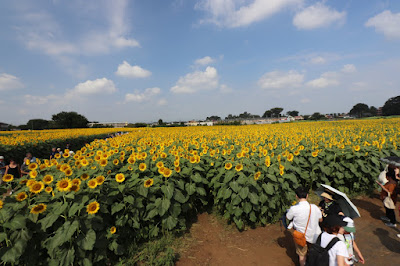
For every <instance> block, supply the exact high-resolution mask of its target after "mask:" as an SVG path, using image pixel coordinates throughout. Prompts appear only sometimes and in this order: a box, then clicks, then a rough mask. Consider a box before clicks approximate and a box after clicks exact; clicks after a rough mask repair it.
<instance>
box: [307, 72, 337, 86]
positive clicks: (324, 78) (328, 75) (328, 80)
mask: <svg viewBox="0 0 400 266" xmlns="http://www.w3.org/2000/svg"><path fill="white" fill-rule="evenodd" d="M339 84H340V82H339V80H338V74H337V73H336V72H325V73H323V74H322V75H321V77H319V78H317V79H313V80H311V81H309V82H307V85H308V86H310V87H312V88H326V87H330V86H336V85H339Z"/></svg>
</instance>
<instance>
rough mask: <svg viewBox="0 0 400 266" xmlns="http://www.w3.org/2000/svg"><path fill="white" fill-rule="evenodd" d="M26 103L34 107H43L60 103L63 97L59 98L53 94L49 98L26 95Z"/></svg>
mask: <svg viewBox="0 0 400 266" xmlns="http://www.w3.org/2000/svg"><path fill="white" fill-rule="evenodd" d="M24 99H25V103H27V104H32V105H42V104H47V103H48V102H52V101H60V100H61V99H62V97H58V96H57V95H54V94H51V95H47V96H39V95H30V94H26V95H24Z"/></svg>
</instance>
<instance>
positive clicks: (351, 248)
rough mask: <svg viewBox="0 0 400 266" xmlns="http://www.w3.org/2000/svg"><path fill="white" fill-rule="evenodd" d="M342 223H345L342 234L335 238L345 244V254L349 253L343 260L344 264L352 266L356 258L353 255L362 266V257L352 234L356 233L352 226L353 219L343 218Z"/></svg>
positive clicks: (363, 261)
mask: <svg viewBox="0 0 400 266" xmlns="http://www.w3.org/2000/svg"><path fill="white" fill-rule="evenodd" d="M343 221H344V222H346V223H347V225H346V226H344V227H343V229H344V233H343V234H338V235H337V237H338V238H339V239H340V240H342V241H343V242H344V243H345V244H346V248H347V252H348V253H349V257H348V258H345V262H346V263H347V264H348V265H354V264H355V263H356V262H357V260H356V256H355V254H357V256H358V258H359V261H360V262H361V263H362V264H364V263H365V260H364V257H363V255H362V254H361V251H360V249H359V248H358V246H357V243H356V240H355V237H354V233H355V232H356V228H355V226H354V221H353V219H351V218H349V217H345V218H344V219H343ZM354 252H355V253H354Z"/></svg>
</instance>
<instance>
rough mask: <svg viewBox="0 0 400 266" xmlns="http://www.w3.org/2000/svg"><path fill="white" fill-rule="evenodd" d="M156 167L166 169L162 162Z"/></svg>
mask: <svg viewBox="0 0 400 266" xmlns="http://www.w3.org/2000/svg"><path fill="white" fill-rule="evenodd" d="M156 166H157V168H161V167H164V163H163V162H161V161H160V162H158V163H157V164H156Z"/></svg>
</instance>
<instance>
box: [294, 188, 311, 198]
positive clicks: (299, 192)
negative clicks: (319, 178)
mask: <svg viewBox="0 0 400 266" xmlns="http://www.w3.org/2000/svg"><path fill="white" fill-rule="evenodd" d="M294 192H295V193H296V196H297V197H298V198H299V199H305V198H307V194H308V190H307V189H305V188H304V187H301V186H300V187H298V188H296V190H295V191H294Z"/></svg>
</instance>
